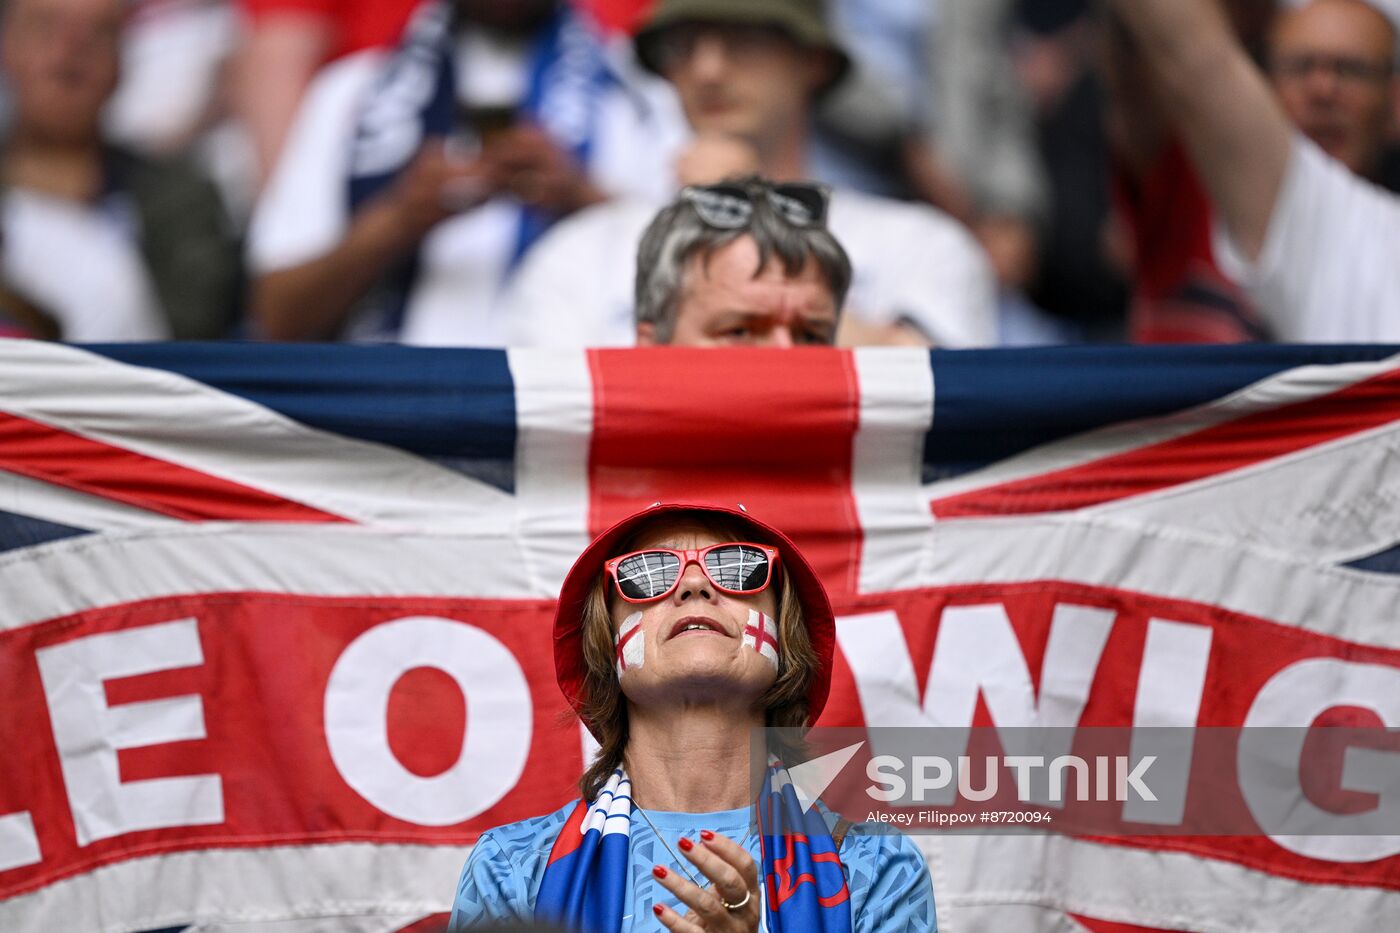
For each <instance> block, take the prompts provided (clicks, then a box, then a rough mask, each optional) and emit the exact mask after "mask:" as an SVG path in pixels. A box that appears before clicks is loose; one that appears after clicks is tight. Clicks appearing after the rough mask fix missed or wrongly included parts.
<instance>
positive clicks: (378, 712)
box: [0, 341, 1400, 933]
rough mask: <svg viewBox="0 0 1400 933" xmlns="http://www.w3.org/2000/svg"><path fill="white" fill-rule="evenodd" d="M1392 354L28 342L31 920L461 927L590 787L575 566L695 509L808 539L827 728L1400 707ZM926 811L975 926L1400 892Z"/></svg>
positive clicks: (0, 346)
mask: <svg viewBox="0 0 1400 933" xmlns="http://www.w3.org/2000/svg"><path fill="white" fill-rule="evenodd" d="M1396 352H1397V351H1396V350H1395V349H1394V348H1373V347H1361V346H1346V347H1331V348H1301V347H1236V348H1210V349H1158V350H1147V349H1125V348H1105V349H1087V348H1081V349H1059V350H1045V351H965V352H956V353H952V352H937V351H935V352H933V353H931V354H930V353H927V352H920V351H912V350H911V351H905V350H858V351H854V352H848V351H836V350H791V351H764V350H752V351H744V350H736V351H724V352H720V351H705V352H700V351H687V350H665V349H662V350H636V351H577V352H557V353H556V352H550V351H526V352H514V351H511V352H495V351H469V350H426V349H402V348H387V347H381V348H363V347H323V348H293V347H280V346H251V345H247V346H245V345H204V346H182V345H124V346H107V347H88V348H79V347H67V346H58V345H43V344H37V343H26V342H20V341H0V741H3V743H4V745H3V747H4V748H5V749H6V750H7V753H6V754H5V755H4V756H3V759H0V929H4V930H6V931H15V933H31V931H34V933H37V931H45V933H47V931H58V930H65V931H66V930H85V931H98V930H102V931H139V930H149V929H156V928H172V927H173V928H179V927H186V926H193V927H194V928H196V929H198V930H200V931H215V930H230V931H232V930H248V931H251V930H258V929H267V930H276V931H278V933H309V931H312V930H326V929H337V930H356V931H365V933H377V931H386V933H387V931H391V930H402V929H422V930H426V929H430V928H433V927H434V925H438V926H440V924H441V918H442V915H443V912H445V911H446V910H447V908H448V907H449V905H450V902H451V898H452V895H453V892H454V883H455V880H456V876H457V873H458V870H459V869H460V867H461V864H462V862H463V860H464V858H465V855H466V853H467V851H468V850H469V849H470V846H471V845H472V843H473V841H474V840H475V838H476V837H477V836H478V835H479V834H480V833H481V832H482V831H483V830H485V829H487V828H489V827H492V826H495V825H499V824H502V823H506V822H511V821H514V820H518V819H522V818H525V817H527V816H533V815H537V814H540V813H544V812H546V811H549V810H552V809H555V808H557V807H559V806H560V805H561V804H563V803H564V802H565V801H566V800H568V799H569V798H570V797H571V796H572V795H573V793H574V789H573V782H574V781H575V779H576V777H577V775H578V774H579V773H580V771H581V770H582V767H583V761H584V758H585V756H586V755H588V754H589V753H590V751H591V746H590V745H589V741H588V737H587V735H586V734H585V733H583V732H582V731H581V730H579V729H578V728H576V727H575V726H572V725H565V724H564V723H565V722H566V720H565V719H564V718H563V716H562V714H563V712H564V709H565V707H564V702H563V699H562V697H561V696H560V695H559V693H558V690H557V689H556V687H555V685H554V677H553V668H552V661H551V653H550V638H549V631H548V627H549V626H548V623H549V619H550V615H551V607H552V600H553V597H554V596H555V594H556V593H557V591H558V587H559V584H560V582H561V580H562V579H563V576H564V573H565V571H566V570H567V569H568V567H569V565H570V564H571V562H572V560H573V558H574V557H575V556H576V555H577V554H578V553H579V552H580V551H581V550H582V549H583V547H584V545H585V544H586V543H587V541H588V540H589V539H590V537H591V535H592V534H594V533H596V532H597V531H598V530H600V529H602V528H603V527H606V526H607V525H608V524H610V523H611V522H612V521H614V520H615V519H617V518H619V517H620V516H622V515H624V514H626V513H629V512H631V511H633V510H635V509H636V508H639V507H642V506H645V505H647V504H649V503H651V502H653V501H656V500H665V499H676V498H680V499H692V500H694V499H708V500H715V501H720V502H742V503H744V504H745V506H746V507H747V508H748V509H749V510H750V511H751V512H753V513H754V514H756V515H758V516H760V517H762V518H764V519H766V520H768V521H770V522H772V523H774V524H777V525H778V526H780V527H783V528H784V529H785V530H786V531H788V532H789V533H790V534H791V535H792V536H793V537H794V538H795V539H796V540H797V541H798V543H799V544H800V545H801V546H802V547H803V549H804V551H805V552H806V553H807V554H808V555H809V556H810V557H811V558H812V560H813V562H814V564H815V565H816V566H817V567H818V569H819V570H820V572H821V573H822V574H823V576H824V578H825V580H826V583H827V585H828V587H829V589H830V590H831V593H832V596H833V602H834V604H835V606H836V609H837V614H838V636H839V652H838V657H837V667H836V671H835V677H834V682H833V688H832V698H831V701H830V704H829V706H828V709H827V713H826V715H825V716H824V717H823V723H822V724H824V725H831V726H861V725H918V724H929V725H939V726H968V725H984V724H996V725H998V726H1034V725H1051V726H1073V725H1110V726H1190V725H1203V726H1204V725H1210V726H1243V725H1293V726H1307V725H1310V724H1311V723H1313V722H1314V721H1317V720H1318V719H1319V718H1320V717H1324V716H1326V715H1329V714H1331V711H1333V710H1334V709H1335V708H1338V707H1343V708H1345V709H1346V710H1349V711H1350V713H1349V715H1352V716H1353V718H1355V717H1360V718H1361V720H1362V721H1365V722H1371V723H1377V724H1383V725H1387V726H1390V727H1392V728H1397V727H1400V574H1397V571H1400V549H1398V548H1397V544H1400V466H1398V464H1400V356H1396V355H1395V354H1396ZM1389 760H1390V761H1391V762H1394V761H1395V760H1396V759H1395V758H1394V757H1392V758H1391V759H1389ZM1394 770H1395V767H1394V766H1393V765H1392V768H1391V771H1392V774H1393V772H1394ZM1343 781H1345V778H1343ZM1354 802H1356V803H1357V807H1358V808H1359V809H1358V812H1359V813H1361V815H1362V817H1364V812H1365V810H1366V808H1367V807H1370V808H1371V809H1374V808H1375V807H1377V806H1388V807H1395V806H1400V804H1398V803H1397V802H1396V801H1395V800H1393V799H1388V798H1386V797H1385V795H1384V794H1372V795H1370V796H1366V795H1361V799H1360V800H1359V802H1357V801H1354ZM1353 815H1355V814H1353ZM919 844H920V845H921V846H922V847H923V848H924V849H925V852H926V854H927V856H928V862H929V866H930V871H931V872H932V875H933V882H934V890H935V892H936V897H937V900H938V916H939V925H940V928H942V929H944V930H947V931H957V933H962V931H981V930H988V931H990V930H1044V931H1052V930H1053V931H1074V930H1091V931H1099V933H1109V931H1126V930H1139V929H1147V930H1187V931H1196V933H1216V931H1219V933H1225V931H1231V933H1234V931H1242V930H1244V931H1260V933H1263V931H1269V933H1274V931H1280V930H1357V931H1362V930H1366V931H1370V930H1378V929H1390V928H1395V926H1396V924H1397V918H1400V839H1396V838H1394V837H1386V836H1375V835H1371V836H1367V835H1352V836H1348V835H1344V834H1343V835H1338V836H1336V837H1317V838H1311V839H1305V838H1301V837H1299V838H1292V837H1278V838H1270V837H1268V836H1266V835H1263V834H1259V835H1255V836H1235V837H1223V836H1222V837H1189V838H1186V837H1170V836H1157V837H1150V838H1119V839H1100V838H1082V837H1074V836H1069V835H1055V834H1043V835H1018V836H1010V835H1006V836H995V835H992V836H955V835H943V836H926V837H921V838H920V839H919ZM858 925H859V923H858Z"/></svg>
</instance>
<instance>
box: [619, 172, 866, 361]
mask: <svg viewBox="0 0 1400 933" xmlns="http://www.w3.org/2000/svg"><path fill="white" fill-rule="evenodd" d="M826 210H827V191H826V189H825V188H823V187H822V186H820V185H811V184H773V183H771V182H769V181H766V180H765V179H763V178H760V177H758V176H748V177H745V178H739V179H735V180H733V181H729V182H724V183H721V184H717V185H703V186H692V187H687V188H684V189H682V191H681V193H680V196H679V197H678V198H677V199H676V200H675V201H674V202H673V203H671V204H670V205H668V206H667V207H665V208H663V209H662V210H661V212H660V213H659V214H657V215H656V218H655V219H654V220H652V222H651V225H650V226H648V227H647V230H646V233H645V234H643V236H642V241H641V246H640V248H639V249H638V252H637V285H636V303H635V309H636V319H637V344H638V345H639V346H653V345H659V344H669V345H672V346H705V347H708V346H772V347H792V346H803V345H816V346H829V345H831V344H832V343H833V342H834V341H835V339H836V326H837V323H838V322H839V319H840V314H841V305H842V303H843V302H844V301H845V299H846V291H847V289H848V288H849V287H850V284H851V263H850V260H849V259H848V258H847V256H846V251H845V250H844V249H842V247H841V244H840V243H838V242H837V241H836V238H835V237H834V236H832V235H831V232H830V231H829V230H828V229H827V228H826Z"/></svg>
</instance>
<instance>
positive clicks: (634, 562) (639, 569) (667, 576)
mask: <svg viewBox="0 0 1400 933" xmlns="http://www.w3.org/2000/svg"><path fill="white" fill-rule="evenodd" d="M680 566H681V562H680V558H678V557H676V555H674V554H671V553H669V552H667V551H645V552H643V553H641V554H633V555H631V556H630V557H628V558H626V559H624V560H623V561H621V562H620V563H619V564H618V565H617V588H618V589H619V590H620V591H621V592H622V595H623V596H626V597H627V598H628V599H655V598H656V597H658V596H661V595H662V594H664V593H665V592H666V591H667V590H669V589H670V588H671V587H673V586H675V585H676V579H677V578H678V577H679V576H680Z"/></svg>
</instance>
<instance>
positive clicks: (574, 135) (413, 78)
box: [346, 0, 620, 338]
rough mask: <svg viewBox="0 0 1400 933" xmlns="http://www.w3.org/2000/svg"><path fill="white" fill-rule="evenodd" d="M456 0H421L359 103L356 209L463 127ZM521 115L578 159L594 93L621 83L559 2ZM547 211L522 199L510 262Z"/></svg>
mask: <svg viewBox="0 0 1400 933" xmlns="http://www.w3.org/2000/svg"><path fill="white" fill-rule="evenodd" d="M455 6H456V5H455V4H454V3H453V2H452V0H425V2H424V3H423V4H422V5H421V6H419V7H418V9H417V10H416V11H415V12H414V14H413V16H412V18H411V19H410V20H409V22H408V26H407V27H406V28H405V29H404V33H403V38H402V39H401V40H400V43H399V47H398V49H397V51H395V53H394V55H393V57H392V58H391V59H390V61H389V62H388V64H387V66H386V67H385V68H384V70H383V72H382V73H381V74H380V76H379V78H378V80H377V81H376V82H375V84H374V86H373V88H372V89H371V90H370V92H369V94H368V95H367V96H366V98H365V101H364V103H363V105H362V106H361V109H360V113H359V117H358V119H357V121H356V125H355V135H354V139H353V141H352V143H351V149H350V177H349V179H348V186H347V190H346V194H347V197H348V198H349V205H350V212H351V213H352V214H353V213H354V212H355V211H356V210H357V209H358V208H359V207H360V206H361V205H363V204H364V203H365V202H366V201H368V200H370V199H371V198H373V197H375V196H376V195H378V194H380V193H382V192H383V191H384V190H385V189H387V188H388V187H389V186H390V185H391V184H392V183H393V182H394V180H395V179H396V178H398V176H399V174H400V173H401V172H402V171H403V170H404V169H405V168H407V167H408V165H409V163H410V162H412V161H413V158H414V156H416V155H417V154H418V152H419V150H420V149H421V148H422V147H423V144H424V143H426V142H427V141H429V140H431V139H435V138H436V139H445V138H448V137H450V136H452V135H453V134H454V133H456V132H457V131H458V129H459V127H458V110H457V61H456V56H457V27H458V26H459V25H460V24H459V22H458V17H457V13H456V9H455ZM529 62H530V64H529V80H528V84H527V93H526V97H525V100H524V101H523V102H522V105H521V108H520V112H521V116H522V117H523V118H524V119H526V120H529V121H530V122H532V123H534V124H535V125H537V126H539V127H541V128H542V129H543V130H544V131H545V132H546V133H548V134H549V136H550V138H552V139H553V140H554V141H555V142H556V143H558V144H559V145H560V146H561V147H562V148H564V149H565V150H566V151H568V152H569V153H570V154H571V155H572V156H573V157H574V159H575V160H576V161H577V162H578V164H579V165H584V166H586V165H588V164H589V162H590V159H591V157H592V154H593V141H594V137H595V135H596V132H597V127H598V122H599V120H598V112H599V103H600V100H601V98H602V96H603V92H604V90H605V89H606V88H607V87H608V86H609V85H619V86H620V82H619V81H618V78H617V77H616V75H615V73H614V71H613V69H612V66H611V65H610V64H609V62H608V60H607V56H606V52H605V49H604V47H603V43H602V40H601V38H600V37H599V34H598V32H597V31H596V29H595V27H594V26H593V25H592V23H591V22H590V21H589V20H588V19H587V18H586V17H585V16H583V15H582V14H580V13H578V12H575V11H574V10H573V9H572V8H571V7H570V6H569V5H567V4H565V5H562V6H561V9H560V11H559V12H558V13H557V14H556V15H555V16H554V18H553V19H552V20H551V21H550V22H549V23H548V24H547V25H546V26H545V27H544V28H543V29H542V30H540V32H539V34H538V37H537V38H536V40H535V42H534V45H533V48H532V49H531V51H530V58H529ZM553 219H554V218H553V217H551V216H549V215H548V214H545V213H544V212H541V211H537V210H532V209H528V208H525V207H523V206H522V207H520V208H519V217H518V220H517V222H516V233H515V243H514V247H513V249H512V254H511V262H510V268H514V267H515V265H516V263H517V262H518V261H519V260H520V258H521V257H522V256H523V255H524V253H525V251H526V250H527V249H528V248H529V247H530V244H532V243H533V242H534V241H535V240H536V239H537V238H538V237H539V236H540V235H541V234H542V233H544V231H545V230H546V229H547V228H548V227H549V225H550V223H551V222H552V221H553ZM417 273H418V257H417V256H416V255H414V256H410V257H408V258H407V259H406V260H404V261H403V262H402V263H400V265H399V266H398V268H396V269H395V270H394V271H393V272H392V273H391V274H390V276H389V281H388V282H387V283H386V284H387V288H388V295H387V296H386V297H385V300H384V302H383V306H384V317H383V320H382V321H378V322H375V323H374V324H373V325H372V330H373V332H374V335H377V336H380V337H386V338H387V337H392V336H393V335H394V334H395V333H397V331H398V330H399V328H400V327H401V326H402V324H403V317H404V310H405V307H406V304H407V299H408V292H409V289H410V288H411V287H412V285H413V280H414V278H415V277H416V275H417Z"/></svg>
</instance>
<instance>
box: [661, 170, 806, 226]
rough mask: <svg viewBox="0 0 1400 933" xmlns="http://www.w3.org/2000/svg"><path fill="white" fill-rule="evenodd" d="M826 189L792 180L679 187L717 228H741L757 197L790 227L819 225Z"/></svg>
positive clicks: (700, 213)
mask: <svg viewBox="0 0 1400 933" xmlns="http://www.w3.org/2000/svg"><path fill="white" fill-rule="evenodd" d="M830 193H831V192H830V189H829V188H827V187H826V186H825V185H814V184H807V183H804V182H794V183H791V184H782V185H766V184H764V185H740V184H718V185H689V186H687V187H685V188H682V189H681V195H680V196H681V198H682V199H684V200H685V201H687V202H689V204H690V206H691V207H693V208H694V209H695V213H696V214H697V215H698V216H699V217H700V219H701V221H703V222H704V223H705V224H707V225H709V226H711V227H715V228H717V229H719V230H742V229H743V228H744V227H747V226H748V225H749V222H750V221H751V220H753V212H754V203H755V201H756V200H757V199H758V198H763V199H765V200H766V201H767V202H768V205H769V206H770V207H771V208H772V209H773V212H774V213H776V214H777V215H778V216H779V217H781V218H782V219H783V220H784V221H786V222H787V223H788V224H790V225H792V226H794V227H819V226H821V225H823V224H824V223H826V209H827V203H828V201H829V200H830Z"/></svg>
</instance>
